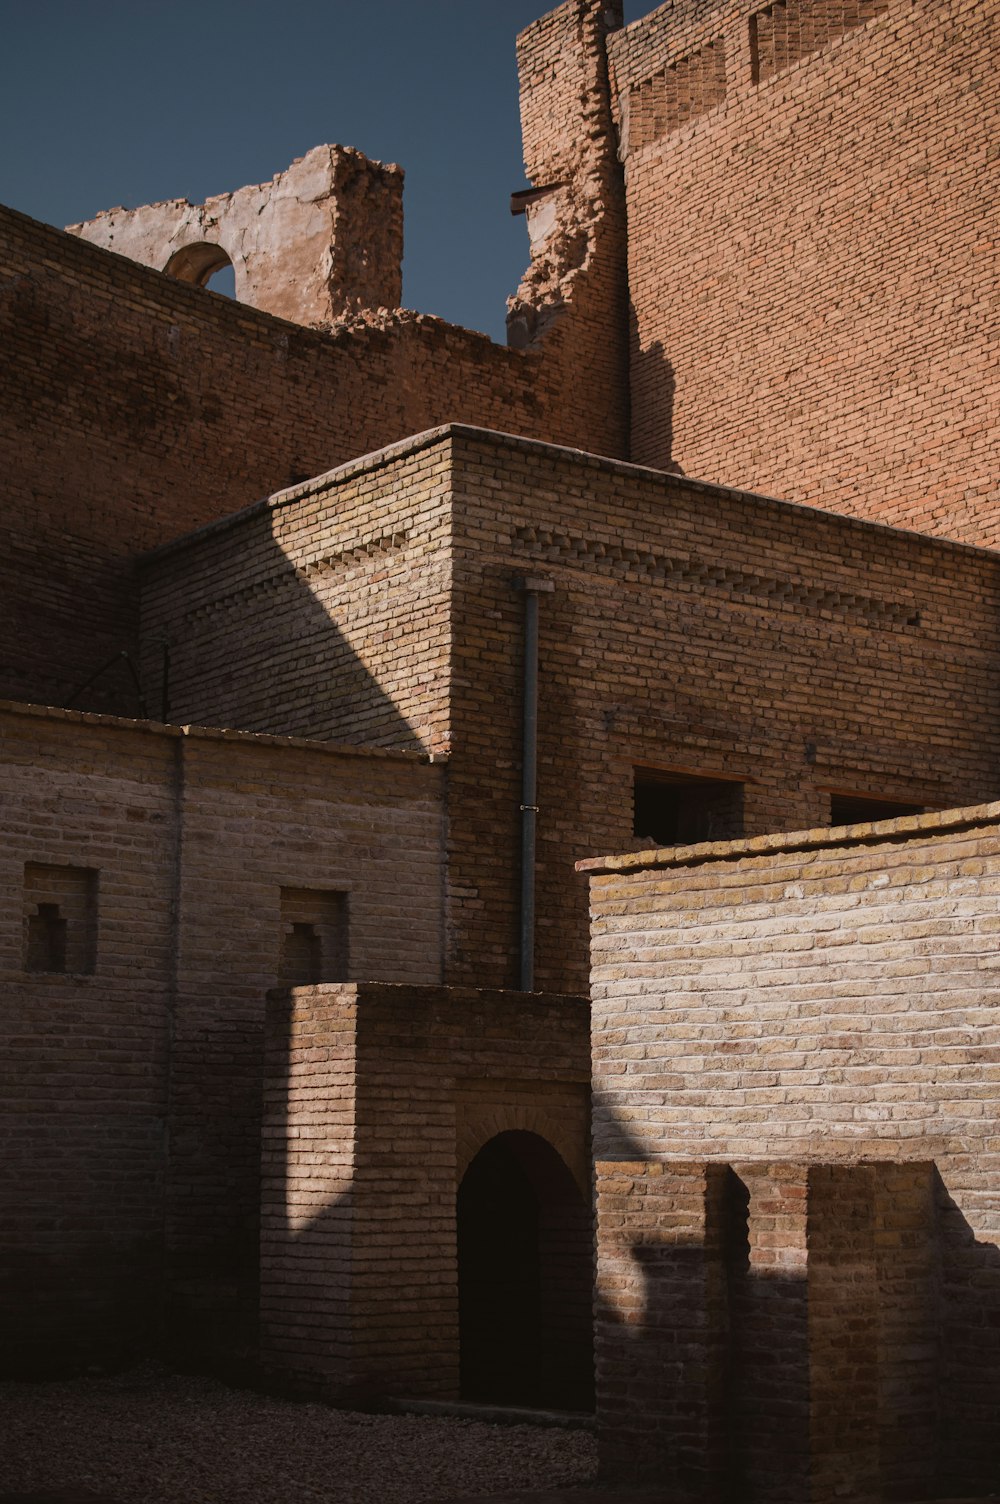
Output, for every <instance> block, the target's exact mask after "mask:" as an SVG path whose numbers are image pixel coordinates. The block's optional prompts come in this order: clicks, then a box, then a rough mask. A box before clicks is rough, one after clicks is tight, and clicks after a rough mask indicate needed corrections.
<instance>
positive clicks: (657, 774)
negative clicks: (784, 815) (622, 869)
mask: <svg viewBox="0 0 1000 1504" xmlns="http://www.w3.org/2000/svg"><path fill="white" fill-rule="evenodd" d="M632 778H633V782H632V809H633V819H632V833H633V835H634V836H635V837H636V838H637V839H639V840H645V841H652V842H654V843H655V844H656V845H657V846H687V845H694V844H696V843H697V842H698V841H732V840H736V839H737V838H738V837H739V836H741V835H742V834H743V784H742V783H739V782H737V781H735V780H734V779H729V778H726V779H722V778H711V777H704V778H703V777H699V776H697V775H696V774H691V773H671V772H668V771H665V770H664V771H661V770H659V769H656V768H634V769H633V770H632Z"/></svg>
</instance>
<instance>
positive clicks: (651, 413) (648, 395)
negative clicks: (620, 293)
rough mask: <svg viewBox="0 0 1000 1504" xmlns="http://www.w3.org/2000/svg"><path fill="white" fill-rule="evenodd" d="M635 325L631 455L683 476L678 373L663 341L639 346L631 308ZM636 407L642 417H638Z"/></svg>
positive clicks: (633, 336) (631, 323) (633, 333)
mask: <svg viewBox="0 0 1000 1504" xmlns="http://www.w3.org/2000/svg"><path fill="white" fill-rule="evenodd" d="M629 322H630V325H631V328H632V336H631V338H632V390H633V391H634V392H635V394H636V401H635V403H634V404H633V412H632V449H631V458H632V459H633V461H634V462H635V464H637V465H653V466H655V467H656V469H658V470H665V471H666V472H667V474H668V475H683V474H684V471H683V469H682V468H681V466H680V465H679V464H678V462H677V460H676V459H675V458H674V403H675V399H676V395H677V375H676V372H675V370H674V367H673V363H672V362H671V361H670V360H669V359H668V357H667V354H666V351H665V350H664V347H663V344H662V343H661V341H660V340H654V341H653V343H652V344H651V345H649V346H647V347H646V348H645V349H641V348H640V347H639V342H638V334H637V332H636V321H635V311H634V309H633V310H630V317H629ZM636 410H638V412H640V413H641V415H642V416H641V418H640V417H637V416H636Z"/></svg>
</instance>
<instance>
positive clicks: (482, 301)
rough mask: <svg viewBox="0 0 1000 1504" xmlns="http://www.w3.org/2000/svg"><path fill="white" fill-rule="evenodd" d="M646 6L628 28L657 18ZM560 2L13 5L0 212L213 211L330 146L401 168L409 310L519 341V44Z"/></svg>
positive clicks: (1, 127) (1, 102)
mask: <svg viewBox="0 0 1000 1504" xmlns="http://www.w3.org/2000/svg"><path fill="white" fill-rule="evenodd" d="M652 7H653V0H649V3H643V0H634V3H631V4H628V5H627V8H626V18H627V19H628V20H634V19H635V18H636V17H637V16H639V15H643V14H645V12H646V11H647V10H650V9H652ZM547 9H551V6H550V5H548V4H546V0H355V3H352V4H348V3H347V0H326V3H317V0H282V3H277V0H202V3H200V4H199V3H197V0H16V3H14V0H0V36H2V39H3V54H4V66H3V86H2V89H0V133H2V144H3V149H2V151H0V202H3V203H6V204H10V205H12V206H13V207H14V208H16V209H20V210H22V211H23V212H24V213H25V214H30V215H33V216H34V217H35V218H36V219H41V220H46V221H47V222H48V223H50V224H55V225H60V226H61V225H64V224H69V223H72V222H74V221H76V220H81V219H89V218H90V217H91V216H92V215H94V214H95V213H97V211H98V210H100V209H107V208H111V207H112V206H113V205H115V204H126V205H135V204H144V203H151V202H154V201H155V200H157V199H166V198H189V199H191V200H192V201H194V202H198V201H200V200H201V199H203V198H206V197H208V196H209V195H210V194H213V193H222V192H225V191H227V190H229V189H233V188H240V187H242V186H243V185H244V184H245V183H258V182H263V181H265V180H266V179H268V178H270V177H272V176H273V175H274V173H276V172H280V171H281V170H282V169H283V168H284V167H287V166H288V164H289V162H291V161H292V160H293V158H295V157H299V156H302V154H303V153H304V152H306V151H308V150H309V148H310V147H311V146H315V145H317V144H318V143H320V142H325V141H331V142H339V143H342V144H343V145H347V146H356V147H359V148H360V149H361V150H362V151H364V152H366V153H367V154H368V155H369V156H372V157H378V158H381V159H382V160H383V161H396V162H399V163H401V164H402V166H403V167H404V168H405V169H406V191H405V211H406V257H405V262H404V288H403V297H404V302H405V303H406V305H407V306H408V307H411V308H416V309H419V310H420V311H421V312H424V313H436V314H440V315H442V316H443V317H444V318H448V319H452V320H454V321H455V322H456V323H461V324H468V325H470V326H471V327H473V328H479V329H484V330H486V331H487V332H488V333H490V334H492V335H493V336H494V338H497V339H502V338H503V337H504V333H503V330H504V300H505V298H506V297H507V296H508V294H510V293H512V292H513V291H514V289H515V287H516V285H517V281H518V278H519V276H520V273H521V270H522V268H523V266H524V264H525V262H526V259H527V239H526V236H525V230H524V221H523V219H512V218H511V215H510V212H509V209H508V198H509V195H510V193H511V192H512V191H513V190H515V189H517V188H520V187H522V186H523V184H524V168H523V164H522V162H521V151H520V131H519V125H518V107H517V75H516V68H515V60H514V38H515V36H516V34H517V32H518V31H519V30H520V29H521V28H522V27H524V26H526V25H527V24H528V23H529V22H530V21H533V20H535V19H536V17H537V16H539V15H542V14H544V12H545V11H546V10H547Z"/></svg>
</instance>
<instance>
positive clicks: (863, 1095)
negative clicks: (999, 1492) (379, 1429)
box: [588, 805, 1000, 1499]
mask: <svg viewBox="0 0 1000 1504" xmlns="http://www.w3.org/2000/svg"><path fill="white" fill-rule="evenodd" d="M998 819H1000V806H997V805H990V806H986V807H984V808H979V809H974V810H965V811H956V812H954V813H953V814H951V815H947V816H944V815H942V816H931V815H925V816H920V817H916V818H910V819H906V820H899V821H894V822H883V823H881V824H879V825H876V826H874V827H872V826H856V827H852V828H851V836H850V838H849V839H848V840H847V841H845V843H844V844H842V845H840V846H838V845H836V844H834V843H833V842H832V841H831V840H830V838H829V837H827V836H825V835H824V834H823V833H822V832H812V833H805V834H803V835H801V836H800V837H797V838H792V839H789V840H786V839H784V838H782V837H780V836H774V837H770V838H764V839H762V840H759V841H756V842H753V843H749V844H739V843H731V844H728V845H725V844H720V845H718V846H706V847H694V848H689V849H688V853H687V854H685V853H683V852H681V853H678V854H677V856H676V857H671V856H669V855H668V854H667V853H663V852H661V853H660V854H659V857H658V858H656V857H653V856H650V857H648V858H643V857H639V856H635V857H624V858H621V859H619V860H613V861H611V862H604V863H602V862H601V861H600V860H596V861H595V862H593V863H591V864H588V865H589V866H590V867H591V869H592V871H593V877H592V889H591V893H592V906H593V913H594V941H593V946H594V948H593V1010H594V1012H593V1038H594V1084H595V1092H596V1098H595V1101H596V1107H595V1130H594V1131H595V1158H596V1160H597V1175H598V1198H599V1211H598V1226H599V1231H598V1241H599V1269H600V1274H599V1288H600V1298H601V1302H602V1304H601V1316H600V1328H601V1331H600V1336H599V1343H598V1388H599V1394H601V1393H602V1392H603V1395H604V1399H603V1400H602V1401H600V1403H601V1404H603V1406H604V1421H603V1427H604V1435H605V1441H604V1446H605V1456H606V1460H607V1465H608V1466H609V1467H611V1468H613V1469H615V1468H617V1469H619V1470H621V1469H626V1470H627V1469H628V1468H629V1467H631V1466H633V1464H634V1465H635V1467H637V1468H639V1469H640V1470H641V1468H642V1465H643V1462H644V1461H645V1462H646V1463H647V1464H649V1463H650V1462H652V1465H653V1466H654V1467H655V1466H656V1465H657V1459H656V1454H655V1446H654V1444H653V1442H652V1441H651V1440H650V1437H651V1436H652V1433H653V1431H654V1430H655V1425H654V1417H655V1415H656V1413H657V1409H658V1407H659V1406H661V1405H664V1404H666V1405H667V1406H668V1408H669V1406H670V1405H671V1404H673V1403H676V1402H677V1393H678V1391H677V1390H676V1387H675V1386H674V1385H673V1384H668V1385H667V1386H666V1387H665V1389H663V1390H662V1391H661V1392H657V1390H656V1387H655V1384H654V1381H653V1377H652V1373H653V1372H654V1371H655V1363H653V1359H654V1358H655V1355H656V1352H657V1350H658V1348H657V1343H658V1342H659V1341H660V1340H661V1339H660V1338H658V1337H657V1334H656V1333H655V1331H654V1332H650V1331H647V1330H646V1316H645V1314H644V1312H646V1311H648V1310H649V1309H651V1307H650V1301H651V1300H652V1299H653V1293H654V1292H652V1291H647V1292H646V1294H645V1295H644V1285H643V1280H642V1278H641V1269H642V1266H643V1258H644V1256H643V1254H642V1252H641V1249H642V1247H643V1246H644V1245H645V1244H646V1243H647V1242H649V1241H653V1242H655V1234H654V1233H652V1232H650V1231H648V1228H649V1226H650V1224H649V1213H650V1208H651V1207H652V1206H653V1204H654V1201H655V1198H656V1197H657V1196H658V1195H659V1194H660V1191H659V1187H660V1186H661V1185H663V1186H664V1187H666V1177H668V1176H674V1175H675V1174H676V1173H677V1171H676V1169H675V1165H676V1162H677V1161H684V1162H685V1163H692V1164H693V1166H694V1171H693V1173H694V1172H697V1173H700V1174H702V1175H704V1174H707V1173H708V1170H709V1169H711V1167H713V1166H715V1167H719V1166H723V1167H724V1166H726V1165H728V1166H731V1167H732V1173H734V1174H735V1175H736V1176H737V1177H739V1178H740V1179H741V1180H742V1182H743V1183H744V1185H745V1187H746V1191H747V1199H748V1204H749V1222H747V1213H746V1211H744V1213H743V1217H744V1221H743V1231H742V1233H739V1232H738V1229H737V1230H736V1233H735V1235H734V1228H735V1223H733V1222H730V1225H729V1237H730V1260H731V1261H730V1265H729V1269H730V1273H729V1275H728V1276H727V1277H728V1278H729V1279H730V1283H731V1289H730V1292H729V1308H730V1311H731V1313H735V1315H734V1316H733V1318H732V1319H733V1321H734V1322H735V1326H734V1328H733V1330H734V1332H735V1334H736V1335H735V1337H734V1342H733V1344H730V1346H729V1348H728V1358H727V1361H729V1362H730V1363H733V1362H735V1363H737V1364H741V1363H742V1365H743V1367H742V1369H739V1368H737V1372H738V1373H739V1372H742V1373H743V1375H744V1382H743V1385H742V1388H743V1391H744V1392H745V1393H746V1394H748V1395H750V1396H751V1399H750V1401H749V1403H750V1409H749V1410H744V1411H743V1412H742V1415H739V1414H738V1416H737V1419H738V1423H739V1424H738V1426H737V1428H736V1429H733V1428H730V1435H731V1436H735V1437H736V1438H737V1442H738V1445H739V1446H740V1447H741V1451H740V1456H739V1462H740V1466H742V1467H743V1468H744V1469H745V1470H749V1471H750V1474H751V1476H756V1477H757V1478H758V1479H761V1478H763V1479H765V1480H766V1484H767V1489H766V1490H765V1494H764V1496H765V1497H775V1498H778V1497H785V1496H791V1495H792V1494H794V1493H795V1490H796V1489H797V1488H799V1493H798V1496H799V1497H802V1496H803V1495H802V1492H801V1488H800V1484H801V1477H799V1476H798V1475H797V1474H795V1472H794V1467H795V1466H797V1465H798V1464H797V1463H796V1456H798V1457H800V1458H803V1457H804V1456H805V1453H804V1452H803V1448H806V1449H807V1451H808V1459H807V1460H808V1466H809V1473H810V1485H809V1486H810V1489H811V1491H812V1492H811V1495H810V1496H811V1497H814V1498H817V1499H820V1498H822V1499H826V1498H833V1497H837V1496H842V1495H843V1492H844V1491H845V1489H848V1490H853V1491H854V1493H855V1494H856V1495H857V1496H858V1497H872V1496H874V1495H875V1494H876V1493H877V1491H878V1488H879V1487H881V1488H890V1489H895V1491H896V1492H897V1494H899V1495H900V1496H907V1495H911V1496H912V1495H915V1494H916V1493H917V1492H918V1491H919V1490H920V1489H922V1488H924V1487H926V1486H932V1487H934V1488H936V1489H937V1490H938V1492H939V1494H949V1495H952V1496H962V1495H966V1494H969V1495H972V1494H975V1493H976V1492H978V1491H981V1490H983V1489H985V1488H986V1487H987V1486H988V1484H989V1480H990V1479H991V1478H993V1477H995V1476H996V1468H997V1462H998V1457H997V1451H996V1448H997V1432H996V1424H995V1416H996V1406H997V1402H998V1398H1000V1347H998V1344H997V1340H996V1330H997V1322H998V1314H997V1313H998V1311H1000V1251H998V1244H1000V1219H998V1215H997V1207H996V1196H995V1181H996V1173H997V1155H996V1139H995V1134H994V1131H993V1130H994V1111H993V1106H994V1103H995V1097H996V1090H995V1084H996V1083H995V1077H996V1072H997V1069H998V1062H1000V1055H998V1034H997V1028H996V1023H995V1006H994V1005H995V987H994V984H993V982H992V980H991V978H992V976H993V974H994V971H995V964H994V958H993V949H994V938H995V933H996V930H997V919H996V915H995V912H994V910H995V900H996V894H997V892H998V891H1000V832H998V823H997V822H998ZM699 1162H700V1163H701V1169H700V1170H699V1168H698V1166H699ZM782 1167H784V1168H782ZM762 1176H763V1180H762V1179H761V1177H762ZM796 1185H797V1186H798V1187H799V1189H798V1190H797V1191H795V1193H794V1195H792V1194H791V1191H792V1190H794V1187H795V1186H796ZM602 1198H603V1199H602ZM650 1198H654V1199H653V1201H651V1200H650ZM696 1200H697V1198H696ZM706 1205H707V1203H706ZM602 1206H603V1208H604V1212H603V1213H602V1210H601V1208H602ZM698 1215H700V1216H702V1217H703V1218H704V1217H707V1215H708V1212H707V1211H706V1210H705V1207H704V1206H703V1208H702V1211H701V1212H700V1213H699V1214H698ZM602 1217H603V1220H602ZM663 1225H669V1219H668V1220H667V1222H666V1223H664V1224H663ZM678 1236H679V1235H678ZM741 1242H742V1245H743V1248H744V1252H743V1254H742V1256H741V1257H740V1258H738V1259H737V1260H736V1261H735V1262H733V1261H732V1256H733V1254H738V1253H739V1247H740V1244H741ZM685 1246H687V1247H689V1248H690V1249H691V1250H692V1252H691V1255H690V1256H691V1259H692V1260H693V1261H694V1262H695V1263H696V1264H698V1263H699V1262H700V1263H704V1262H705V1261H706V1260H708V1261H710V1258H711V1256H712V1246H711V1239H710V1238H708V1236H707V1235H704V1234H702V1232H700V1231H699V1227H698V1225H697V1218H696V1221H695V1224H693V1226H692V1230H691V1232H690V1235H689V1236H687V1238H686V1244H685ZM734 1270H735V1273H736V1280H735V1283H733V1271H734ZM741 1271H742V1272H741ZM780 1280H786V1281H788V1280H791V1283H790V1284H788V1285H787V1291H786V1294H787V1303H786V1304H785V1306H784V1307H782V1309H783V1310H784V1312H785V1316H784V1317H782V1318H781V1323H784V1325H782V1324H781V1323H779V1326H780V1327H781V1329H784V1330H787V1331H788V1334H789V1337H788V1340H789V1342H790V1343H793V1338H794V1332H795V1330H796V1326H795V1323H796V1322H798V1328H797V1330H798V1337H797V1338H794V1341H797V1342H798V1343H799V1344H800V1348H801V1345H802V1344H803V1343H804V1344H806V1348H807V1357H808V1361H807V1362H806V1361H805V1359H804V1358H803V1356H802V1353H801V1352H800V1355H799V1357H798V1358H795V1356H794V1353H793V1351H792V1348H791V1347H790V1348H789V1349H788V1350H787V1352H786V1355H785V1358H784V1359H782V1358H781V1356H780V1354H778V1353H776V1352H775V1351H774V1350H773V1349H772V1350H771V1353H770V1357H768V1349H767V1347H766V1342H767V1341H770V1340H771V1339H770V1338H769V1337H768V1336H767V1333H769V1332H771V1333H773V1332H774V1331H775V1329H776V1326H775V1323H776V1321H777V1320H778V1318H777V1317H776V1315H775V1312H774V1310H772V1311H771V1314H770V1316H767V1319H766V1320H764V1319H762V1317H761V1312H762V1311H765V1307H767V1303H768V1302H772V1303H773V1301H774V1300H777V1299H778V1298H779V1295H780V1291H779V1289H778V1284H777V1283H776V1281H780ZM873 1292H875V1294H876V1295H877V1299H876V1300H875V1301H874V1303H873V1300H872V1296H873ZM761 1302H764V1305H763V1306H762V1304H761ZM796 1302H797V1303H798V1306H799V1307H800V1308H801V1309H800V1312H799V1315H798V1316H795V1314H794V1313H795V1303H796ZM702 1311H703V1317H704V1320H706V1321H707V1320H708V1319H709V1315H710V1312H709V1310H708V1307H707V1306H706V1305H705V1303H704V1301H703V1302H702ZM741 1312H742V1315H741V1314H740V1313H741ZM706 1313H707V1314H706ZM785 1317H787V1318H788V1320H789V1321H791V1323H792V1325H791V1326H788V1325H787V1323H785ZM670 1320H671V1318H670V1317H669V1316H668V1317H667V1318H666V1326H665V1330H666V1331H669V1329H670ZM741 1321H742V1322H743V1326H742V1328H741V1327H740V1326H739V1323H740V1322H741ZM740 1332H742V1338H740ZM623 1333H625V1334H626V1335H625V1336H623ZM629 1334H630V1335H631V1338H632V1344H631V1345H630V1343H629V1341H628V1340H627V1338H628V1336H629ZM660 1351H662V1349H660ZM643 1352H645V1353H646V1361H647V1362H649V1363H652V1364H653V1366H652V1369H651V1368H650V1367H647V1368H645V1369H643V1367H642V1364H641V1363H635V1364H632V1359H631V1358H630V1356H629V1354H630V1353H640V1354H641V1353H643ZM703 1355H704V1353H703ZM782 1363H784V1373H782ZM762 1364H763V1365H764V1366H763V1367H762V1366H761V1365H762ZM768 1364H769V1365H770V1367H768V1366H767V1365H768ZM630 1365H631V1366H630ZM803 1365H805V1366H803ZM630 1374H631V1377H630ZM748 1375H749V1378H748ZM755 1375H756V1377H755ZM767 1375H770V1382H771V1383H772V1384H773V1383H774V1382H775V1381H776V1382H777V1385H778V1387H777V1389H776V1390H773V1389H772V1391H771V1399H770V1401H769V1400H768V1390H767V1386H766V1384H765V1385H764V1386H763V1387H762V1382H763V1380H764V1379H765V1377H766V1376H767ZM700 1382H701V1380H699V1383H700ZM796 1386H797V1387H796ZM738 1387H739V1386H738ZM795 1393H797V1394H798V1395H799V1399H798V1401H796V1403H797V1404H798V1405H799V1413H800V1415H801V1417H802V1421H801V1424H802V1426H803V1427H804V1428H805V1429H804V1430H803V1431H802V1432H801V1434H800V1440H799V1443H798V1444H797V1446H796V1445H795V1444H793V1439H787V1440H786V1438H792V1432H791V1431H790V1430H789V1416H790V1413H791V1412H790V1411H789V1409H788V1405H789V1404H790V1403H791V1397H792V1395H793V1394H795ZM702 1403H707V1400H706V1399H705V1398H704V1394H703V1397H702ZM769 1406H770V1408H768V1407H769ZM761 1407H763V1408H761ZM629 1414H634V1415H635V1416H636V1417H638V1419H637V1420H636V1421H635V1422H634V1423H633V1422H632V1421H630V1420H629V1419H628V1416H629ZM739 1425H742V1427H743V1431H742V1433H741V1431H740V1429H739ZM644 1427H645V1428H646V1434H645V1439H644V1438H643V1435H641V1434H640V1432H642V1431H643V1428H644ZM741 1434H742V1436H743V1438H744V1439H743V1441H742V1442H739V1438H740V1436H741ZM769 1437H770V1438H771V1441H770V1442H769V1441H768V1438H769ZM754 1438H756V1439H754ZM779 1438H780V1453H779V1450H778V1439H779ZM769 1446H770V1448H771V1455H770V1461H768V1447H769ZM630 1452H631V1454H632V1461H631V1462H630V1461H629V1454H630ZM779 1455H781V1456H782V1457H783V1459H784V1460H783V1462H782V1463H781V1465H780V1466H779V1465H778V1464H777V1462H776V1460H775V1459H776V1457H777V1456H779ZM661 1461H662V1459H661ZM803 1465H804V1463H803ZM783 1468H784V1469H786V1471H784V1472H782V1469H783ZM789 1470H790V1471H789ZM783 1487H784V1488H786V1489H787V1490H788V1493H787V1494H784V1493H782V1488H783ZM767 1490H773V1492H767Z"/></svg>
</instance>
